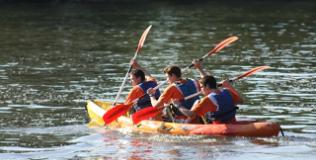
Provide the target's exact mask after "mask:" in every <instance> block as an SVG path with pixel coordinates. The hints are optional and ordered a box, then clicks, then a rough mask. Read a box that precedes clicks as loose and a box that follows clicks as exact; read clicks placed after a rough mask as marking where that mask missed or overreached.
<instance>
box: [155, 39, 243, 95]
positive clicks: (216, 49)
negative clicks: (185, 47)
mask: <svg viewBox="0 0 316 160" xmlns="http://www.w3.org/2000/svg"><path fill="white" fill-rule="evenodd" d="M237 40H238V37H237V36H231V37H228V38H226V39H224V40H223V41H221V42H220V43H218V44H217V45H216V46H215V47H214V48H213V49H212V50H210V51H209V52H207V53H206V54H205V55H204V56H202V57H201V58H200V59H199V61H203V60H204V59H205V58H206V57H208V56H211V55H213V54H216V53H218V52H219V51H221V50H222V49H223V48H224V47H226V46H228V45H229V44H231V43H233V42H235V41H237ZM193 66H194V64H190V65H188V66H187V67H185V68H184V69H183V70H182V72H184V71H186V70H187V69H189V68H191V67H193ZM165 83H167V81H163V82H161V83H160V84H159V85H158V86H156V87H155V88H154V90H156V89H158V88H159V87H161V86H162V85H164V84H165Z"/></svg>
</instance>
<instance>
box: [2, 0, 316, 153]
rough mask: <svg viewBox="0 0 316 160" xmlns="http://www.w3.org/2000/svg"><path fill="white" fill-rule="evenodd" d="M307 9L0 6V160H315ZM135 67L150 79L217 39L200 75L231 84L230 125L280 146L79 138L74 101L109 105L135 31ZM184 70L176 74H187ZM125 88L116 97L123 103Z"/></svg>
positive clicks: (308, 5) (83, 133)
mask: <svg viewBox="0 0 316 160" xmlns="http://www.w3.org/2000/svg"><path fill="white" fill-rule="evenodd" d="M315 7H316V3H315V2H313V1H300V2H295V1H291V2H287V3H285V2H274V3H272V2H264V3H263V2H248V3H245V2H244V3H237V2H236V1H234V2H229V1H228V2H221V3H219V2H200V3H188V2H186V3H179V2H176V1H174V2H155V3H148V2H145V3H144V2H138V3H127V2H125V3H122V4H108V3H81V4H78V3H77V4H76V3H57V4H56V3H55V4H54V3H46V4H34V3H33V4H23V3H11V4H1V5H0V33H1V34H0V42H1V43H0V80H1V84H0V90H1V94H0V96H1V99H0V159H102V158H103V159H118V158H123V159H153V158H155V157H156V158H157V159H184V158H187V159H189V158H199V159H202V158H208V159H209V158H212V159H226V158H227V157H229V158H230V159H245V158H251V159H255V158H256V159H312V158H313V157H314V156H315V155H316V142H315V138H316V134H315V133H316V125H315V124H316V118H315V117H316V114H315V111H316V106H315V104H316V103H315V102H316V99H315V94H316V90H315V88H316V80H315V77H316V72H315V71H316V55H315V52H316V45H315V44H316V38H315V37H316V28H315V27H316V13H315V12H314V10H315ZM150 24H151V25H153V27H152V29H151V31H150V33H149V36H148V37H147V39H146V42H145V46H144V47H143V48H142V50H141V53H140V54H139V56H138V57H137V59H138V62H139V63H140V64H141V65H142V66H144V67H145V68H147V69H148V70H149V71H150V72H151V73H152V74H153V75H154V76H156V77H157V78H158V79H159V80H161V81H162V80H164V75H163V74H162V72H161V69H162V68H164V67H165V66H167V65H169V64H178V65H180V66H186V65H187V64H189V63H190V62H191V61H192V59H194V58H199V57H201V56H203V55H204V54H205V53H207V52H208V51H209V50H211V49H212V48H213V47H214V46H215V44H217V43H218V42H220V41H221V40H223V39H225V38H226V37H228V36H231V35H235V36H238V37H239V40H238V41H237V42H236V43H234V44H233V45H231V46H230V47H227V48H225V49H223V51H222V52H220V53H219V54H218V55H216V56H212V57H209V58H207V59H206V60H205V61H204V63H203V65H204V68H205V69H207V70H208V71H210V72H211V73H213V74H214V75H215V76H216V77H217V78H218V79H219V80H221V79H225V78H228V77H235V76H238V75H240V74H241V73H243V72H245V71H247V70H249V69H251V68H253V67H256V66H260V65H269V66H271V67H273V68H272V69H269V70H265V71H262V72H259V73H258V74H256V75H253V76H251V77H247V78H245V79H242V80H240V81H238V82H237V83H236V84H235V87H236V88H237V89H238V90H239V91H240V92H241V93H242V95H243V97H244V99H245V103H244V104H243V105H240V106H239V107H240V109H239V113H238V119H259V120H269V121H275V122H278V123H280V124H281V126H282V128H283V129H284V131H285V135H286V136H285V137H275V138H236V137H232V138H231V137H182V136H167V135H142V134H132V133H128V132H126V131H122V132H117V131H111V130H107V129H98V130H95V129H90V128H88V127H87V126H86V124H87V122H88V117H87V115H86V113H85V110H84V106H85V101H86V100H89V99H102V100H108V101H113V99H114V98H115V95H116V93H117V91H118V89H119V86H120V84H121V81H122V80H123V77H124V76H125V73H126V71H127V68H128V62H129V59H130V58H132V57H133V54H134V52H135V48H136V46H137V43H138V40H139V38H140V35H141V33H142V32H143V30H144V29H145V28H146V27H147V26H148V25H150ZM196 76H198V74H197V73H196V72H195V71H194V70H193V71H189V72H188V73H187V74H186V75H185V77H196ZM129 89H130V85H127V87H126V88H125V89H124V92H123V94H122V95H123V96H121V99H120V100H123V99H124V96H126V94H127V92H128V91H129Z"/></svg>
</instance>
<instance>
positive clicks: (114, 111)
mask: <svg viewBox="0 0 316 160" xmlns="http://www.w3.org/2000/svg"><path fill="white" fill-rule="evenodd" d="M130 107H131V106H130V105H125V104H119V105H116V106H114V107H113V108H111V109H109V110H108V111H107V112H106V113H105V114H104V115H103V120H104V122H105V124H106V125H108V124H110V123H111V122H113V121H115V120H116V119H117V118H119V117H120V116H122V115H123V114H125V113H126V112H127V111H128V110H129V109H130Z"/></svg>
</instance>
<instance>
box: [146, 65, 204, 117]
mask: <svg viewBox="0 0 316 160" xmlns="http://www.w3.org/2000/svg"><path fill="white" fill-rule="evenodd" d="M164 73H165V76H166V78H167V82H168V86H167V88H166V89H165V90H164V92H163V93H162V94H161V96H160V97H159V99H158V100H156V99H155V98H154V97H153V94H154V93H155V90H154V89H153V88H150V89H148V91H147V93H148V94H149V95H151V97H152V98H151V102H152V104H153V107H159V108H160V107H166V106H168V104H170V103H172V102H173V101H175V100H176V101H178V102H179V103H180V106H181V107H183V108H185V109H188V110H190V109H191V107H192V105H193V103H194V102H195V101H196V100H198V99H199V95H197V96H195V97H193V98H191V99H188V100H185V99H184V98H185V97H186V96H188V95H192V94H194V93H197V92H199V91H200V85H199V82H198V81H197V80H194V79H184V78H182V74H181V69H180V68H179V67H178V66H175V65H171V66H168V67H166V68H165V69H164ZM161 116H164V115H163V114H160V115H158V116H157V117H155V119H157V120H163V117H161ZM172 118H173V119H182V118H183V117H182V116H181V115H179V116H178V115H175V116H174V117H172ZM184 118H185V117H184Z"/></svg>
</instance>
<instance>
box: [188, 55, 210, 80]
mask: <svg viewBox="0 0 316 160" xmlns="http://www.w3.org/2000/svg"><path fill="white" fill-rule="evenodd" d="M192 64H194V67H195V69H196V70H197V71H198V72H199V74H200V76H201V78H203V77H205V76H207V75H208V73H206V72H205V71H204V70H203V68H202V65H201V62H200V61H199V60H198V59H195V60H193V62H192Z"/></svg>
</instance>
